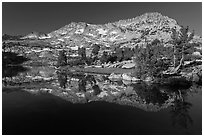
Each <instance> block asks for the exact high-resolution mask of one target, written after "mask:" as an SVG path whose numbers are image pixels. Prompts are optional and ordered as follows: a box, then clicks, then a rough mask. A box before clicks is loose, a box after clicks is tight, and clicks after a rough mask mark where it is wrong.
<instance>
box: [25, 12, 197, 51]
mask: <svg viewBox="0 0 204 137" xmlns="http://www.w3.org/2000/svg"><path fill="white" fill-rule="evenodd" d="M180 28H181V26H180V25H179V24H178V23H177V22H176V20H174V19H172V18H169V17H167V16H164V15H162V14H161V13H158V12H152V13H145V14H142V15H140V16H138V17H135V18H132V19H126V20H119V21H116V22H112V23H107V24H100V25H96V24H88V23H85V22H78V23H76V22H72V23H70V24H68V25H66V26H64V27H62V28H60V29H58V30H55V31H52V32H50V33H48V34H41V35H39V33H31V34H29V35H27V36H24V37H23V39H41V40H44V41H46V42H48V43H50V44H51V45H56V44H60V45H64V46H69V47H77V46H78V47H79V46H80V47H81V46H83V47H89V46H91V45H93V44H100V45H103V46H104V47H110V46H111V45H116V44H117V45H120V46H122V47H135V46H138V45H139V46H140V45H143V44H145V43H149V42H152V41H153V40H155V39H158V40H160V41H161V42H163V43H164V44H165V45H169V44H170V41H171V35H172V30H173V29H175V30H176V31H177V32H179V31H180ZM192 42H194V43H201V37H200V36H196V35H195V36H194V39H193V40H192Z"/></svg>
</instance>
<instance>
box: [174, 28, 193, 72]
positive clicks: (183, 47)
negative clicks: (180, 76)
mask: <svg viewBox="0 0 204 137" xmlns="http://www.w3.org/2000/svg"><path fill="white" fill-rule="evenodd" d="M180 32H181V33H180V34H179V33H178V32H176V30H175V29H173V30H172V40H173V41H172V43H173V49H174V50H173V53H174V58H173V61H174V63H173V64H174V65H173V66H174V70H173V73H177V72H178V70H179V69H180V68H181V67H182V65H183V62H184V60H185V55H186V54H188V50H190V49H191V48H192V44H190V43H189V42H190V41H191V40H192V39H193V36H194V32H193V33H191V34H190V35H188V32H189V28H188V26H187V27H186V28H185V27H183V26H182V27H181V29H180Z"/></svg>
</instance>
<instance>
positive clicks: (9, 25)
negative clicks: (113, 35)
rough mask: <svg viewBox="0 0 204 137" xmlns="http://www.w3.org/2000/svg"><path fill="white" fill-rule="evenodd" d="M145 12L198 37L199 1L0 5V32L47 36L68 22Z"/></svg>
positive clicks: (99, 20) (96, 21) (111, 19)
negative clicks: (179, 26) (169, 21)
mask: <svg viewBox="0 0 204 137" xmlns="http://www.w3.org/2000/svg"><path fill="white" fill-rule="evenodd" d="M146 12H160V13H161V14H162V15H165V16H169V17H170V18H173V19H175V20H176V21H177V22H178V23H179V25H183V26H189V27H190V30H191V31H192V30H195V33H196V34H197V35H200V36H202V3H201V2H179V3H178V2H163V3H162V2H152V3H151V2H144V3H142V2H131V3H130V2H127V3H126V2H117V3H115V2H113V3H110V2H108V3H107V2H106V3H105V2H102V3H101V2H95V3H91V2H84V3H82V2H76V3H71V2H44V3H42V2H38V3H34V2H27V3H23V2H16V3H15V2H3V3H2V33H3V34H5V33H6V34H10V35H26V34H28V33H30V32H32V31H37V32H44V33H49V32H51V31H54V30H56V29H59V28H61V27H63V26H65V25H67V24H69V23H71V22H86V23H90V24H105V23H109V22H115V21H118V20H121V19H131V18H134V17H136V16H139V15H141V14H143V13H146Z"/></svg>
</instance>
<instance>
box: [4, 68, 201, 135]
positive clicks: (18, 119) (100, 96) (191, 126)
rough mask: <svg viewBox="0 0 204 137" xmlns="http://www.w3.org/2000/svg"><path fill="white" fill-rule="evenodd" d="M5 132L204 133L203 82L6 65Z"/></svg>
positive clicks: (96, 133)
mask: <svg viewBox="0 0 204 137" xmlns="http://www.w3.org/2000/svg"><path fill="white" fill-rule="evenodd" d="M2 83H3V89H2V92H3V93H2V129H3V131H2V133H3V135H25V134H26V135H45V134H46V135H73V134H74V135H82V134H85V135H101V134H102V135H121V134H122V135H149V134H151V135H157V134H160V135H177V134H178V135H180V134H182V135H188V134H194V135H195V134H196V135H197V134H199V135H200V134H202V90H201V89H202V86H201V85H197V84H192V85H185V86H181V87H180V86H179V87H178V86H172V85H159V84H148V83H131V82H129V81H111V80H110V79H108V76H106V75H97V74H94V75H91V74H85V73H71V72H69V71H66V72H60V71H57V70H55V69H54V68H53V67H46V66H44V67H43V66H41V67H37V66H36V67H28V66H27V67H25V66H10V67H6V68H3V81H2Z"/></svg>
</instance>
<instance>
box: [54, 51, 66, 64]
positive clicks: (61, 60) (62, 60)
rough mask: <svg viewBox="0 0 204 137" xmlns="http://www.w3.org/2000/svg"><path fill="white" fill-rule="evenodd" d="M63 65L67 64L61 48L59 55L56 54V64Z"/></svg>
mask: <svg viewBox="0 0 204 137" xmlns="http://www.w3.org/2000/svg"><path fill="white" fill-rule="evenodd" d="M65 65H67V57H66V55H65V51H64V50H62V51H60V52H59V56H58V60H57V64H56V66H57V67H60V66H65Z"/></svg>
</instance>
